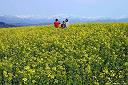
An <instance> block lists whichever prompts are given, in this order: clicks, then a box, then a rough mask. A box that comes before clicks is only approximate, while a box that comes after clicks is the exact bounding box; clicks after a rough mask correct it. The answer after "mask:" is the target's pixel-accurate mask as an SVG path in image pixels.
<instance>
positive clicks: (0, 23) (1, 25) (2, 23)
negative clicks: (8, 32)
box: [0, 22, 16, 28]
mask: <svg viewBox="0 0 128 85" xmlns="http://www.w3.org/2000/svg"><path fill="white" fill-rule="evenodd" d="M0 27H1V28H8V27H16V26H15V25H11V24H6V23H4V22H0Z"/></svg>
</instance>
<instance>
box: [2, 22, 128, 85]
mask: <svg viewBox="0 0 128 85" xmlns="http://www.w3.org/2000/svg"><path fill="white" fill-rule="evenodd" d="M0 85H128V23H87V24H72V25H70V26H69V28H66V29H61V28H59V29H56V28H54V27H53V26H30V27H17V28H1V29H0Z"/></svg>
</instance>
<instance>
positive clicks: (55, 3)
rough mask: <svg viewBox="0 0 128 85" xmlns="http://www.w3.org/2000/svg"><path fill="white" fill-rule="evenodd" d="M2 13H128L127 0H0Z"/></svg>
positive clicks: (80, 14) (122, 14)
mask: <svg viewBox="0 0 128 85" xmlns="http://www.w3.org/2000/svg"><path fill="white" fill-rule="evenodd" d="M4 14H5V15H35V16H37V15H40V16H52V15H59V14H66V15H77V16H85V17H97V16H98V17H99V16H104V17H121V16H127V15H128V0H0V15H4Z"/></svg>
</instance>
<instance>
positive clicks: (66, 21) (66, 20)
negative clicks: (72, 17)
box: [65, 19, 68, 28]
mask: <svg viewBox="0 0 128 85" xmlns="http://www.w3.org/2000/svg"><path fill="white" fill-rule="evenodd" d="M65 23H66V28H67V27H68V19H65Z"/></svg>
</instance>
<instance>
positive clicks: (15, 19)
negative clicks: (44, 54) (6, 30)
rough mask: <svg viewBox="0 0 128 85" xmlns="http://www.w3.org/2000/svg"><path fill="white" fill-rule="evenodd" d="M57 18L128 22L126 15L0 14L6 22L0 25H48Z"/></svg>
mask: <svg viewBox="0 0 128 85" xmlns="http://www.w3.org/2000/svg"><path fill="white" fill-rule="evenodd" d="M55 18H58V19H59V20H60V21H63V20H64V19H65V18H68V19H69V23H79V22H128V17H125V18H118V19H115V18H104V17H100V18H88V17H80V16H64V15H56V16H51V17H45V18H42V17H40V18H36V17H28V18H27V17H21V16H10V15H0V22H4V23H8V24H6V25H4V24H3V23H1V27H2V26H5V27H6V26H7V27H8V26H12V27H13V26H30V25H49V24H52V23H53V22H54V19H55Z"/></svg>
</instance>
